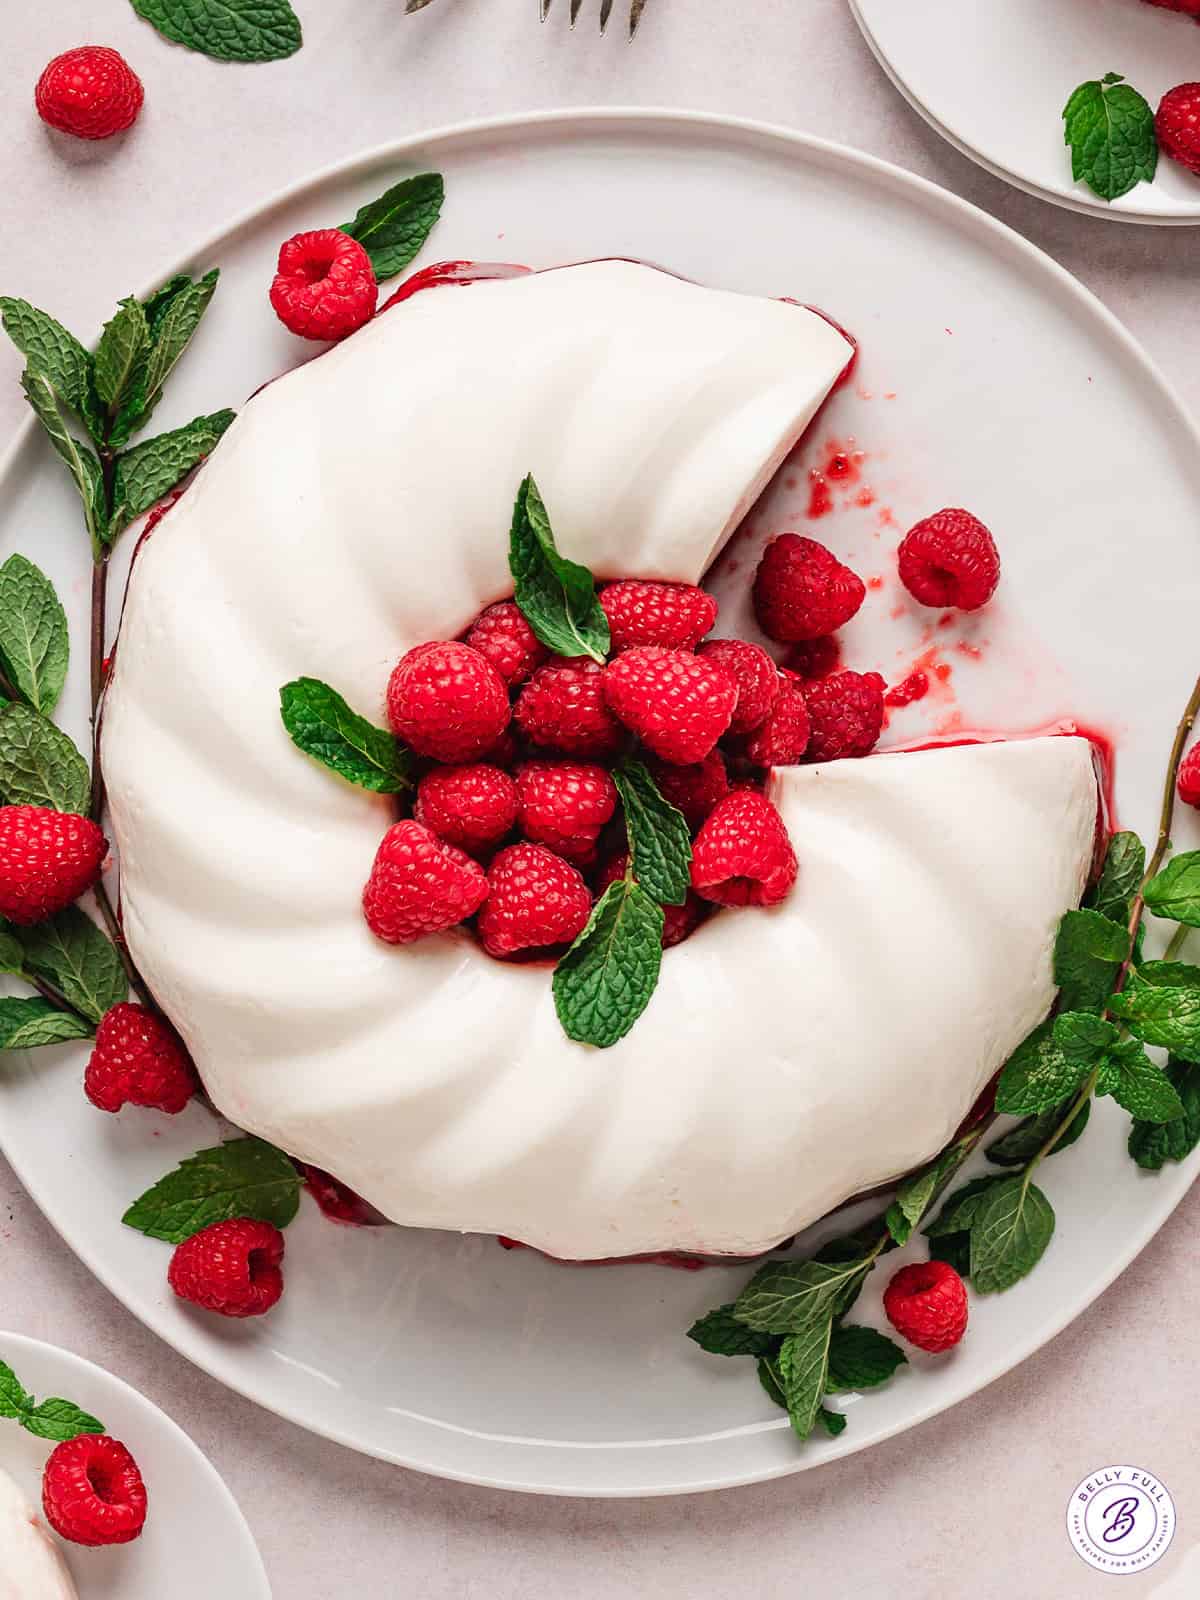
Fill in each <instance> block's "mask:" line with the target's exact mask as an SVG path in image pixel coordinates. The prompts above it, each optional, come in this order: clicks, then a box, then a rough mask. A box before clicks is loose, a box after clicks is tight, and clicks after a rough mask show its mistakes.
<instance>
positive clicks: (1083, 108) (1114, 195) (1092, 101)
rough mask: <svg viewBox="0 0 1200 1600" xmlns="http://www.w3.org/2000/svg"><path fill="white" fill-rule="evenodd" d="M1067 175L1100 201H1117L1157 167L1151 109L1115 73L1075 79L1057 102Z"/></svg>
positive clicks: (1144, 180) (1144, 179) (1145, 180)
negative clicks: (1067, 153)
mask: <svg viewBox="0 0 1200 1600" xmlns="http://www.w3.org/2000/svg"><path fill="white" fill-rule="evenodd" d="M1063 125H1064V139H1065V142H1066V144H1068V145H1069V146H1070V150H1071V176H1072V178H1074V179H1075V181H1076V183H1078V182H1080V181H1081V180H1082V182H1084V183H1086V184H1087V186H1088V188H1089V189H1091V191H1092V193H1093V194H1095V195H1098V196H1099V197H1100V199H1101V200H1108V201H1113V200H1119V199H1120V197H1121V196H1122V195H1123V194H1128V193H1129V191H1130V189H1133V188H1135V187H1136V186H1137V185H1138V184H1139V183H1143V182H1145V183H1150V182H1152V181H1153V179H1154V174H1155V172H1156V170H1157V168H1158V140H1157V138H1156V137H1155V133H1154V112H1153V111H1152V110H1151V108H1150V106H1149V104H1148V102H1147V101H1146V99H1145V96H1144V95H1140V94H1139V93H1138V92H1137V90H1136V89H1135V88H1134V87H1133V86H1132V84H1128V83H1126V82H1125V80H1124V78H1123V76H1122V75H1121V73H1119V72H1108V73H1105V75H1104V77H1103V78H1093V79H1091V80H1090V81H1088V82H1086V83H1081V84H1080V85H1079V87H1078V89H1076V90H1075V92H1074V94H1072V96H1071V98H1070V99H1069V100H1068V101H1067V103H1066V105H1065V106H1064V107H1063Z"/></svg>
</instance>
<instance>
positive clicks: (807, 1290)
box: [733, 1256, 871, 1334]
mask: <svg viewBox="0 0 1200 1600" xmlns="http://www.w3.org/2000/svg"><path fill="white" fill-rule="evenodd" d="M870 1270H871V1262H870V1261H869V1260H867V1259H866V1258H865V1257H861V1256H860V1257H856V1258H855V1259H854V1260H852V1261H838V1262H833V1261H768V1262H767V1263H766V1264H765V1265H764V1266H761V1267H760V1268H759V1269H758V1271H757V1272H756V1273H755V1274H754V1276H753V1277H752V1278H751V1279H750V1282H749V1283H748V1284H747V1285H746V1287H745V1288H744V1289H743V1290H742V1292H741V1294H740V1295H738V1297H737V1299H736V1300H735V1301H734V1303H733V1314H734V1316H735V1317H736V1318H737V1320H738V1321H739V1322H742V1323H744V1324H745V1325H746V1327H748V1328H753V1329H755V1330H756V1332H759V1333H784V1334H787V1333H798V1332H800V1331H801V1330H802V1329H804V1328H808V1327H811V1326H812V1325H813V1324H814V1323H817V1322H821V1321H824V1320H827V1319H828V1318H830V1317H832V1316H835V1315H840V1314H841V1312H842V1311H843V1310H844V1309H845V1306H844V1304H843V1301H844V1298H845V1295H846V1293H847V1291H849V1290H853V1289H857V1288H858V1287H859V1286H861V1284H862V1281H863V1279H864V1278H865V1277H866V1275H867V1273H868V1272H869V1271H870Z"/></svg>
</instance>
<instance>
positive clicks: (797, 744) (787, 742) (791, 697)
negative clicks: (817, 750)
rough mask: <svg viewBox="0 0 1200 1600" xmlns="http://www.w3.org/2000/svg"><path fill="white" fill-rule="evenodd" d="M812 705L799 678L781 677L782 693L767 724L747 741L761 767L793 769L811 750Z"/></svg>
mask: <svg viewBox="0 0 1200 1600" xmlns="http://www.w3.org/2000/svg"><path fill="white" fill-rule="evenodd" d="M810 731H811V727H810V723H809V718H808V706H807V704H806V703H805V699H804V694H803V691H802V690H801V688H800V685H799V684H798V683H797V682H796V680H795V679H792V678H785V677H783V676H782V675H780V678H779V693H778V694H777V695H776V696H775V704H774V705H773V706H772V707H771V709H770V711H768V713H767V718H766V721H765V722H764V723H763V724H762V726H761V727H759V728H755V730H754V732H753V733H752V734H751V735H750V737H749V738H748V739H747V740H746V744H745V752H746V755H747V757H748V758H749V759H750V760H751V761H753V762H754V764H755V766H759V767H790V766H792V765H794V763H795V762H797V761H799V759H800V757H801V756H802V755H803V754H804V752H805V751H806V750H807V749H808V739H809V733H810Z"/></svg>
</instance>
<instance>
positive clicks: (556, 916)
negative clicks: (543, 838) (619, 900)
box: [479, 844, 592, 956]
mask: <svg viewBox="0 0 1200 1600" xmlns="http://www.w3.org/2000/svg"><path fill="white" fill-rule="evenodd" d="M487 881H488V897H487V902H486V904H485V905H484V908H483V910H482V911H481V912H480V915H479V937H480V938H481V939H482V941H483V948H484V949H485V950H486V951H487V953H488V954H489V955H492V956H508V955H512V954H513V953H514V952H515V951H517V950H540V949H543V948H545V947H547V946H549V945H558V944H570V943H571V941H572V940H573V939H574V938H575V937H576V936H577V935H578V934H580V933H582V931H583V925H584V923H585V922H586V921H587V919H588V917H589V916H590V915H591V910H592V897H591V895H590V894H589V893H588V886H587V884H586V883H584V881H583V876H582V874H581V873H580V872H579V870H578V868H577V867H573V866H572V865H571V863H570V862H569V861H564V860H563V859H562V857H561V856H556V855H555V854H554V853H553V852H552V851H550V850H547V849H546V847H545V845H541V844H510V845H508V846H507V848H506V849H504V850H501V851H500V853H499V855H498V856H497V857H496V859H495V860H494V861H493V862H492V864H491V867H490V868H489V869H488V876H487Z"/></svg>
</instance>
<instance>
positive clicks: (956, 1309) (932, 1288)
mask: <svg viewBox="0 0 1200 1600" xmlns="http://www.w3.org/2000/svg"><path fill="white" fill-rule="evenodd" d="M883 1309H884V1311H885V1312H886V1313H887V1319H888V1321H889V1322H890V1323H891V1325H892V1327H893V1328H895V1330H896V1332H897V1333H898V1334H900V1336H901V1337H902V1338H904V1339H907V1340H908V1342H909V1344H915V1345H916V1347H917V1349H918V1350H930V1351H933V1352H936V1351H938V1350H949V1348H950V1346H951V1345H955V1344H957V1343H958V1341H959V1340H960V1339H961V1338H962V1336H963V1334H964V1333H965V1332H966V1331H967V1291H966V1287H965V1285H964V1284H963V1281H962V1279H961V1278H960V1277H959V1275H958V1273H957V1272H955V1270H954V1268H953V1267H952V1266H951V1265H950V1264H949V1262H947V1261H914V1262H913V1263H912V1265H911V1266H907V1267H901V1268H900V1270H899V1272H897V1273H896V1274H895V1276H894V1277H893V1278H892V1281H891V1282H890V1283H889V1284H888V1286H887V1288H886V1289H885V1290H884V1291H883Z"/></svg>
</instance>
